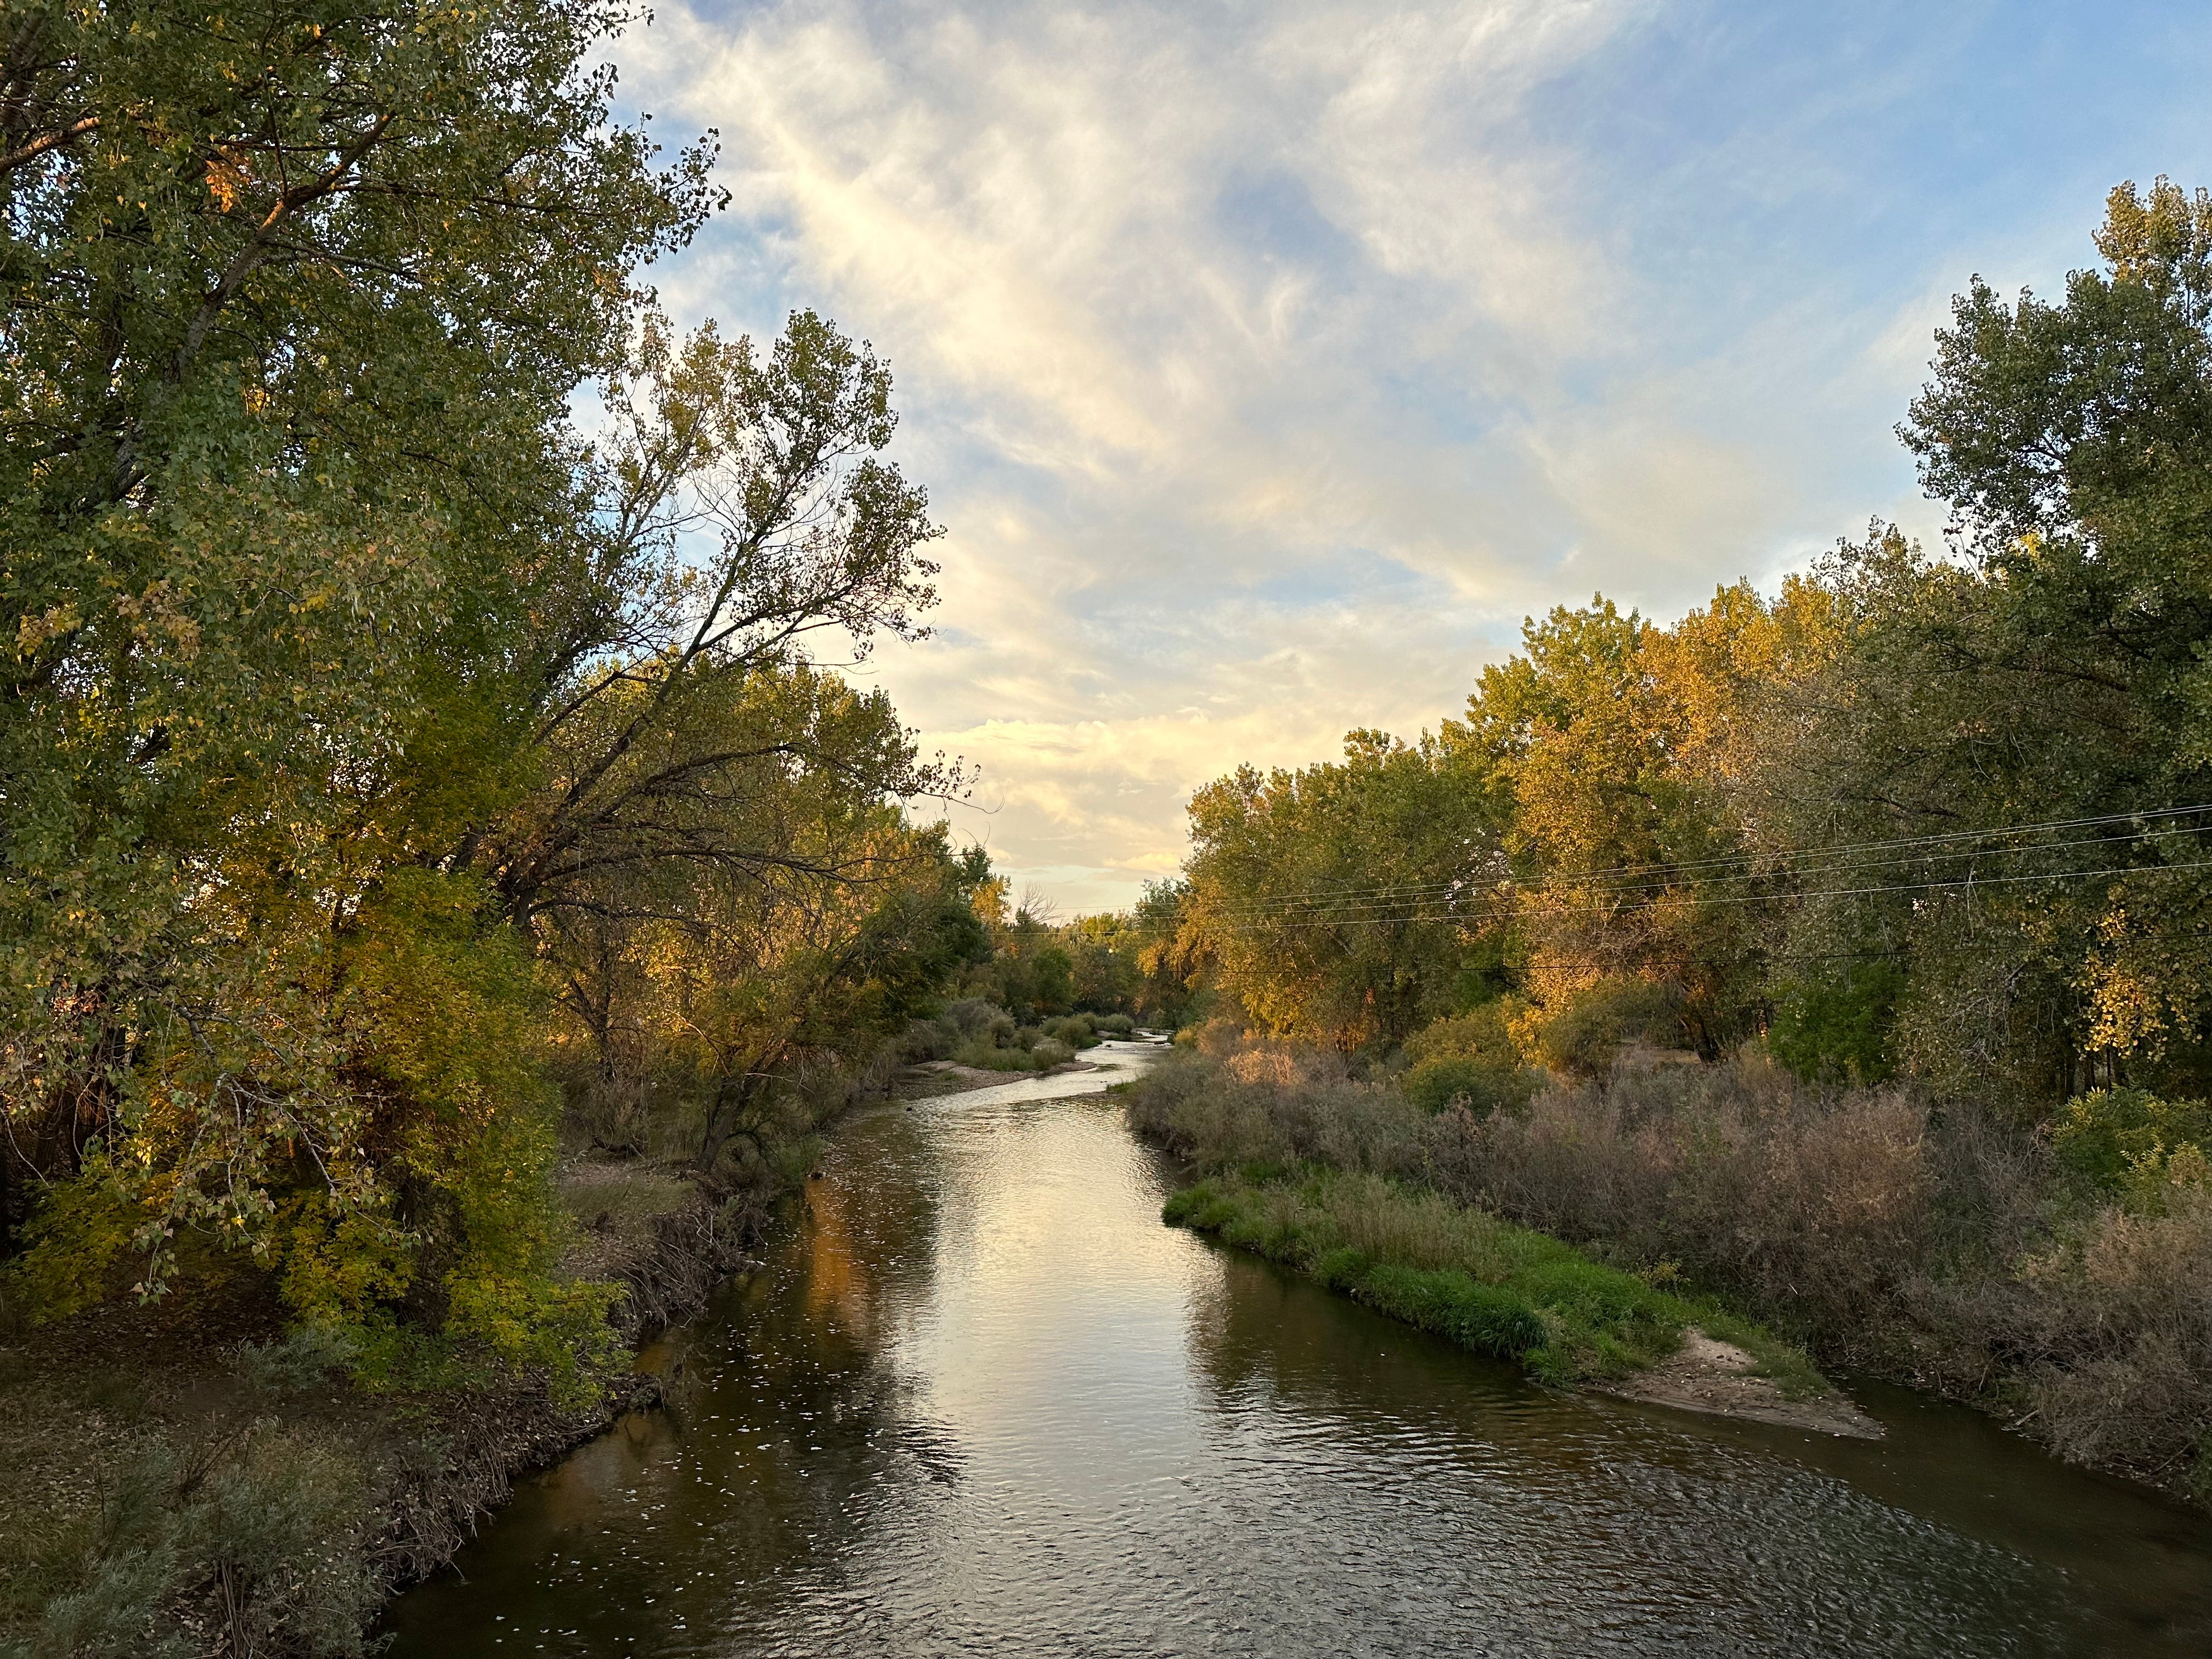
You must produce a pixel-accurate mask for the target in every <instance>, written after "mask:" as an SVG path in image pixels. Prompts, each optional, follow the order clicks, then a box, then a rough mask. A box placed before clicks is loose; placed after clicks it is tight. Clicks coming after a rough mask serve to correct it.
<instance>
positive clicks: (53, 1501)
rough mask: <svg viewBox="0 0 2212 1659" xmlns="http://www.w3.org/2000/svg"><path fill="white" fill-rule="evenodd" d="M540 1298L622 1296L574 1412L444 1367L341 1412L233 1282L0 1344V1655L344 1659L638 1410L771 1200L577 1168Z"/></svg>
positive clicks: (311, 1347)
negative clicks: (485, 1520) (465, 1546)
mask: <svg viewBox="0 0 2212 1659" xmlns="http://www.w3.org/2000/svg"><path fill="white" fill-rule="evenodd" d="M558 1190H559V1195H560V1197H561V1199H562V1203H563V1204H564V1206H566V1207H567V1209H568V1211H569V1212H570V1214H571V1215H572V1216H573V1217H574V1219H575V1223H576V1225H575V1226H574V1230H573V1232H572V1234H571V1237H570V1243H569V1246H568V1253H567V1255H566V1257H565V1259H564V1261H563V1262H562V1273H563V1275H564V1277H567V1278H568V1279H575V1280H580V1281H582V1280H590V1281H599V1282H612V1283H616V1284H618V1285H621V1286H622V1287H623V1296H622V1299H621V1300H620V1301H619V1302H618V1303H617V1305H616V1306H615V1308H614V1309H613V1310H612V1311H611V1319H612V1322H613V1323H614V1327H615V1333H616V1334H617V1336H618V1337H620V1338H621V1339H623V1340H622V1342H621V1343H620V1345H619V1348H620V1352H619V1353H618V1355H617V1357H616V1358H612V1359H611V1360H610V1361H609V1362H607V1363H606V1364H605V1365H604V1366H603V1367H602V1368H601V1369H600V1370H599V1371H598V1373H597V1374H596V1375H595V1376H592V1377H591V1378H590V1379H589V1381H590V1383H592V1388H591V1389H589V1390H587V1391H584V1392H582V1393H575V1392H564V1391H557V1390H556V1389H552V1388H550V1387H549V1386H548V1382H547V1379H545V1378H544V1377H532V1376H526V1375H524V1376H518V1375H516V1374H514V1373H513V1371H512V1370H507V1369H506V1368H501V1367H498V1366H494V1365H488V1364H470V1363H469V1362H468V1361H467V1359H466V1358H465V1357H460V1358H455V1357H453V1356H447V1357H444V1358H442V1359H441V1361H440V1363H437V1364H428V1363H425V1364H420V1365H418V1366H417V1367H416V1369H415V1370H414V1372H413V1373H412V1374H411V1375H410V1376H406V1377H405V1378H404V1380H401V1381H395V1382H392V1383H386V1384H385V1385H384V1386H380V1387H377V1388H373V1389H372V1388H366V1387H363V1386H362V1384H361V1383H360V1382H359V1381H358V1380H357V1378H356V1359H357V1356H356V1355H354V1354H351V1353H349V1352H347V1351H346V1350H345V1349H344V1348H343V1346H340V1345H336V1344H333V1343H332V1342H331V1341H330V1340H327V1339H325V1340H318V1339H317V1338H316V1337H314V1336H313V1335H312V1334H305V1333H302V1332H300V1331H298V1330H296V1329H294V1330H291V1331H289V1332H288V1330H287V1328H286V1321H285V1314H284V1310H283V1307H282V1306H281V1305H280V1304H279V1303H278V1302H277V1300H276V1297H274V1296H273V1295H272V1294H271V1293H270V1286H269V1285H268V1284H267V1282H266V1280H265V1279H264V1277H263V1276H262V1275H259V1274H258V1273H254V1272H252V1270H251V1268H250V1266H249V1265H248V1264H247V1263H246V1262H245V1261H242V1260H241V1261H239V1263H238V1267H237V1270H236V1271H234V1272H231V1273H211V1274H202V1275H196V1276H195V1277H194V1278H193V1279H191V1282H189V1283H188V1284H187V1285H184V1286H182V1287H181V1288H180V1289H179V1291H176V1292H175V1293H173V1295H172V1296H171V1297H168V1298H167V1299H165V1300H164V1301H162V1302H161V1303H157V1304H150V1305H141V1304H138V1303H137V1301H136V1300H135V1299H130V1298H124V1299H118V1300H113V1301H110V1302H107V1303H105V1304H101V1305H100V1306H99V1307H96V1308H94V1309H90V1310H86V1311H85V1312H83V1313H81V1314H79V1315H76V1316H72V1317H70V1318H69V1319H65V1320H61V1321H58V1322H53V1323H51V1324H48V1325H44V1326H40V1327H39V1328H35V1329H33V1330H30V1331H27V1332H20V1333H17V1334H15V1336H14V1337H13V1338H11V1339H10V1340H8V1341H6V1342H4V1343H0V1419H4V1420H5V1421H6V1422H8V1423H9V1425H10V1435H9V1476H10V1478H9V1480H8V1481H7V1482H6V1483H5V1486H4V1487H0V1655H4V1656H7V1659H19V1656H20V1659H31V1656H37V1659H48V1656H62V1655H68V1656H74V1659H197V1656H202V1655H217V1654H222V1655H242V1654H249V1653H251V1654H266V1655H276V1654H301V1655H316V1656H352V1655H357V1654H361V1653H364V1652H366V1651H368V1643H367V1640H366V1638H365V1634H364V1632H365V1630H366V1628H367V1626H368V1622H369V1621H370V1620H373V1619H374V1616H375V1613H376V1610H377V1608H378V1607H380V1605H381V1603H382V1601H383V1599H384V1598H385V1596H386V1595H388V1594H389V1593H390V1592H391V1590H392V1589H395V1588H397V1587H398V1586H402V1585H404V1584H406V1583H410V1582H411V1581H413V1580H415V1579H416V1578H420V1577H422V1576H423V1575H425V1574H426V1573H428V1572H430V1571H434V1570H435V1569H436V1568H437V1567H439V1566H441V1565H443V1564H444V1563H445V1562H447V1561H448V1560H450V1559H452V1557H453V1553H454V1552H455V1551H456V1550H458V1549H459V1547H460V1545H461V1544H462V1543H463V1542H464V1541H465V1539H466V1538H467V1537H468V1536H469V1535H470V1534H471V1533H472V1532H473V1531H474V1528H475V1524H476V1521H477V1517H478V1516H480V1515H482V1514H483V1512H484V1511H486V1510H489V1509H491V1508H493V1507H495V1506H496V1505H497V1504H500V1503H501V1502H502V1501H504V1499H505V1498H506V1497H507V1493H508V1491H509V1489H510V1488H509V1483H510V1481H511V1480H513V1477H514V1476H515V1475H516V1474H519V1473H520V1472H522V1471H524V1470H526V1469H528V1468H533V1467H536V1466H538V1465H540V1464H543V1463H544V1462H548V1461H550V1459H552V1458H553V1457H556V1456H557V1455H560V1454H561V1453H562V1451H564V1450H566V1449H568V1448H569V1447H570V1446H573V1445H574V1444H576V1443H578V1442H579V1441H581V1440H583V1439H586V1438H588V1437H590V1436H592V1435H593V1434H595V1433H597V1432H599V1431H600V1430H602V1429H604V1428H605V1426H606V1425H608V1424H609V1423H610V1422H611V1421H612V1420H613V1419H614V1417H615V1416H616V1415H617V1414H618V1413H621V1412H622V1411H623V1410H626V1409H629V1408H631V1407H635V1406H637V1405H640V1404H644V1403H649V1402H650V1401H652V1400H653V1398H655V1397H656V1389H655V1385H654V1383H653V1379H651V1378H649V1377H637V1376H631V1375H630V1374H629V1346H630V1345H631V1344H633V1343H635V1341H636V1340H639V1338H640V1337H641V1336H642V1335H643V1334H647V1333H648V1332H650V1331H651V1330H653V1329H654V1328H657V1327H658V1326H659V1324H661V1323H663V1322H666V1321H668V1320H670V1319H674V1318H679V1317H682V1316H685V1315H687V1314H689V1313H690V1312H691V1311H693V1310H696V1308H697V1307H698V1305H699V1304H701V1302H702V1301H703V1299H704V1297H705V1295H706V1293H707V1291H708V1290H709V1289H710V1288H711V1287H712V1286H713V1285H714V1283H716V1282H717V1281H718V1280H719V1279H721V1278H723V1277H725V1276H726V1274H727V1273H730V1272H731V1271H732V1270H733V1269H734V1268H736V1267H739V1266H741V1265H742V1264H743V1263H744V1261H745V1260H747V1259H748V1258H747V1254H746V1252H747V1249H748V1246H749V1244H750V1242H751V1240H752V1239H754V1238H756V1237H757V1235H758V1230H759V1225H760V1224H761V1222H762V1221H763V1219H764V1218H765V1208H764V1204H765V1201H766V1200H767V1198H769V1197H770V1196H772V1194H761V1193H753V1194H744V1195H741V1196H739V1197H738V1198H737V1199H735V1200H730V1199H723V1200H719V1201H718V1200H713V1199H710V1198H709V1197H708V1195H707V1194H703V1193H702V1191H701V1189H700V1188H699V1187H698V1185H697V1184H696V1182H693V1181H691V1180H689V1179H687V1178H684V1177H682V1176H680V1175H679V1173H678V1171H677V1170H674V1169H673V1168H671V1167H670V1166H667V1165H664V1164H659V1163H656V1162H653V1161H651V1160H645V1159H634V1158H632V1159H613V1160H577V1161H572V1162H570V1163H569V1164H567V1165H566V1166H564V1168H563V1169H562V1172H561V1176H560V1182H559V1189H558Z"/></svg>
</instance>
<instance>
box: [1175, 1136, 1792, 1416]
mask: <svg viewBox="0 0 2212 1659" xmlns="http://www.w3.org/2000/svg"><path fill="white" fill-rule="evenodd" d="M1163 1218H1164V1219H1165V1220H1166V1221H1168V1222H1169V1223H1170V1224H1172V1225H1178V1226H1185V1227H1189V1228H1192V1229H1194V1230H1195V1231H1200V1232H1205V1233H1210V1234H1212V1235H1213V1236H1215V1237H1218V1238H1219V1239H1220V1240H1221V1241H1222V1242H1223V1243H1226V1244H1231V1245H1234V1246H1237V1248H1239V1249H1247V1250H1251V1251H1254V1252H1255V1253H1256V1254H1258V1255H1263V1256H1266V1257H1267V1258H1268V1259H1269V1260H1270V1261H1278V1262H1281V1263H1283V1264H1284V1265H1285V1266H1286V1267H1294V1268H1296V1269H1297V1271H1299V1272H1301V1273H1307V1274H1310V1276H1311V1277H1313V1278H1315V1279H1318V1280H1320V1281H1321V1282H1322V1284H1323V1285H1327V1286H1328V1288H1329V1289H1331V1290H1334V1291H1342V1292H1344V1293H1346V1295H1349V1296H1351V1297H1352V1298H1353V1299H1354V1300H1356V1301H1358V1302H1361V1303H1364V1304H1366V1305H1367V1306H1369V1307H1371V1308H1373V1309H1375V1310H1376V1311H1378V1312H1380V1313H1384V1314H1388V1315H1389V1316H1391V1317H1393V1318H1395V1319H1401V1320H1403V1321H1405V1322H1407V1324H1409V1325H1414V1326H1418V1327H1419V1328H1421V1329H1423V1330H1425V1331H1430V1332H1433V1333H1434V1334H1437V1335H1438V1336H1442V1337H1445V1338H1447V1339H1449V1340H1451V1341H1454V1342H1456V1343H1458V1344H1459V1345H1460V1346H1462V1347H1464V1348H1468V1349H1472V1350H1473V1351H1474V1352H1477V1353H1480V1354H1486V1355H1488V1356H1490V1357H1491V1358H1496V1359H1503V1360H1507V1361H1510V1362H1511V1363H1513V1364H1516V1365H1518V1366H1520V1368H1521V1369H1522V1370H1523V1371H1524V1372H1526V1373H1527V1374H1528V1376H1530V1377H1531V1378H1533V1379H1534V1380H1535V1381H1536V1382H1539V1383H1545V1384H1547V1385H1548V1386H1550V1387H1553V1388H1566V1387H1571V1386H1572V1385H1574V1384H1576V1383H1589V1382H1600V1381H1606V1380H1611V1379H1616V1378H1620V1377H1622V1376H1627V1375H1629V1374H1630V1373H1632V1372H1634V1371H1638V1370H1643V1369H1644V1368H1646V1367H1648V1366H1650V1365H1652V1364H1656V1363H1657V1362H1659V1361H1660V1360H1662V1359H1664V1358H1667V1357H1668V1356H1669V1355H1670V1354H1672V1353H1674V1352H1675V1350H1676V1349H1678V1348H1679V1347H1680V1346H1681V1343H1682V1338H1683V1334H1684V1332H1685V1331H1686V1330H1687V1329H1689V1328H1692V1327H1693V1326H1694V1327H1696V1328H1699V1329H1702V1330H1704V1331H1705V1333H1706V1334H1708V1335H1710V1336H1713V1337H1716V1338H1718V1339H1719V1340H1723V1341H1725V1342H1732V1343H1734V1344H1735V1345H1736V1346H1738V1347H1741V1348H1742V1349H1744V1350H1745V1351H1746V1352H1748V1353H1750V1354H1751V1355H1752V1356H1753V1358H1754V1359H1755V1360H1756V1361H1757V1362H1758V1371H1757V1373H1756V1374H1757V1375H1759V1376H1764V1377H1766V1378H1768V1379H1770V1380H1771V1381H1772V1382H1773V1383H1775V1385H1776V1386H1777V1387H1778V1389H1781V1391H1782V1392H1783V1393H1784V1395H1788V1396H1790V1397H1798V1396H1802V1395H1808V1394H1814V1393H1819V1392H1823V1391H1826V1389H1827V1383H1826V1381H1825V1379H1823V1378H1822V1377H1821V1376H1820V1373H1819V1372H1818V1371H1817V1370H1814V1367H1813V1364H1812V1362H1811V1361H1810V1360H1808V1358H1806V1356H1805V1354H1804V1352H1803V1351H1802V1349H1799V1348H1796V1347H1794V1346H1791V1345H1790V1344H1789V1343H1787V1342H1784V1341H1783V1340H1780V1339H1779V1338H1778V1337H1776V1336H1774V1335H1773V1334H1771V1332H1768V1331H1767V1330H1765V1329H1764V1328H1762V1327H1760V1326H1759V1325H1757V1324H1754V1323H1753V1322H1751V1321H1748V1320H1746V1319H1742V1318H1739V1317H1737V1316H1735V1315H1733V1314H1731V1313H1729V1312H1728V1311H1727V1310H1724V1309H1723V1308H1722V1307H1720V1306H1719V1305H1718V1304H1716V1303H1712V1302H1711V1301H1705V1300H1692V1299H1690V1298H1687V1297H1681V1296H1678V1295H1675V1294H1674V1293H1672V1292H1670V1291H1665V1290H1662V1289H1660V1288H1659V1287H1658V1285H1656V1284H1654V1283H1653V1282H1652V1279H1651V1278H1650V1277H1639V1276H1638V1275H1637V1274H1634V1273H1626V1272H1623V1271H1622V1270H1620V1268H1617V1267H1607V1266H1605V1265H1604V1264H1603V1263H1601V1262H1597V1261H1592V1260H1591V1259H1590V1258H1589V1256H1588V1255H1585V1254H1583V1252H1582V1251H1580V1250H1577V1249H1575V1248H1574V1247H1573V1246H1571V1245H1569V1244H1563V1243H1560V1242H1559V1240H1558V1239H1555V1238H1552V1237H1547V1236H1546V1235H1545V1234H1542V1233H1539V1232H1534V1231H1530V1230H1529V1229H1528V1228H1526V1227H1517V1226H1515V1225H1513V1224H1512V1223H1510V1222H1508V1221H1501V1220H1499V1219H1498V1218H1497V1217H1496V1216H1494V1215H1490V1214H1487V1213H1486V1212H1483V1211H1480V1210H1477V1209H1471V1208H1469V1207H1468V1206H1465V1205H1462V1204H1455V1203H1454V1202H1453V1201H1452V1200H1449V1199H1448V1198H1446V1197H1444V1196H1443V1194H1439V1193H1435V1192H1430V1191H1425V1190H1422V1189H1420V1188H1413V1187H1407V1186H1403V1185H1401V1184H1400V1183H1398V1182H1392V1181H1388V1180H1385V1179H1383V1177H1382V1176H1375V1175H1365V1174H1346V1173H1344V1172H1341V1171H1337V1170H1328V1169H1326V1168H1322V1167H1310V1168H1308V1169H1306V1170H1301V1171H1298V1172H1296V1173H1293V1174H1291V1175H1289V1176H1285V1177H1281V1178H1278V1179H1274V1180H1261V1181H1258V1182H1254V1181H1250V1180H1247V1179H1244V1178H1243V1177H1241V1176H1236V1175H1227V1176H1216V1177H1213V1178H1211V1179H1207V1180H1202V1181H1200V1182H1197V1183H1196V1184H1195V1185H1194V1186H1191V1187H1188V1188H1184V1189H1183V1190H1182V1191H1181V1192H1179V1193H1176V1194H1175V1195H1174V1196H1173V1197H1171V1198H1170V1199H1169V1200H1168V1202H1167V1206H1166V1207H1165V1209H1164V1212H1163Z"/></svg>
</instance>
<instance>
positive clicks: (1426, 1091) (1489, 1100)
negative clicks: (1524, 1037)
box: [1403, 1057, 1536, 1117]
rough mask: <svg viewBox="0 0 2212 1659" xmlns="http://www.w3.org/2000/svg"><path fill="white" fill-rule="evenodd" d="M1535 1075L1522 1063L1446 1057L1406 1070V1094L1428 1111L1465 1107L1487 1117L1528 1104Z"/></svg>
mask: <svg viewBox="0 0 2212 1659" xmlns="http://www.w3.org/2000/svg"><path fill="white" fill-rule="evenodd" d="M1535 1082H1536V1080H1535V1079H1534V1076H1532V1075H1531V1074H1530V1073H1527V1072H1524V1071H1522V1069H1521V1068H1520V1067H1519V1066H1513V1067H1510V1069H1509V1068H1506V1067H1503V1066H1495V1065H1492V1064H1491V1063H1490V1062H1489V1061H1487V1060H1469V1059H1462V1058H1456V1057H1452V1058H1446V1059H1442V1060H1424V1061H1422V1062H1421V1063H1420V1064H1419V1065H1418V1066H1414V1067H1413V1070H1412V1071H1410V1072H1408V1073H1407V1074H1406V1078H1405V1082H1404V1085H1403V1086H1404V1088H1405V1091H1406V1098H1407V1099H1408V1100H1410V1101H1412V1102H1413V1104H1414V1105H1416V1106H1418V1107H1419V1108H1420V1109H1422V1110H1423V1111H1425V1112H1441V1111H1443V1109H1445V1108H1447V1107H1449V1106H1460V1107H1464V1108H1465V1109H1467V1110H1468V1111H1470V1112H1473V1113H1474V1115H1476V1116H1477V1117H1487V1116H1489V1115H1490V1114H1491V1113H1492V1112H1494V1111H1497V1110H1498V1109H1500V1108H1501V1107H1504V1108H1508V1109H1511V1108H1516V1107H1519V1106H1522V1105H1525V1104H1526V1103H1527V1102H1528V1097H1529V1096H1530V1095H1532V1094H1534V1092H1535Z"/></svg>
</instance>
